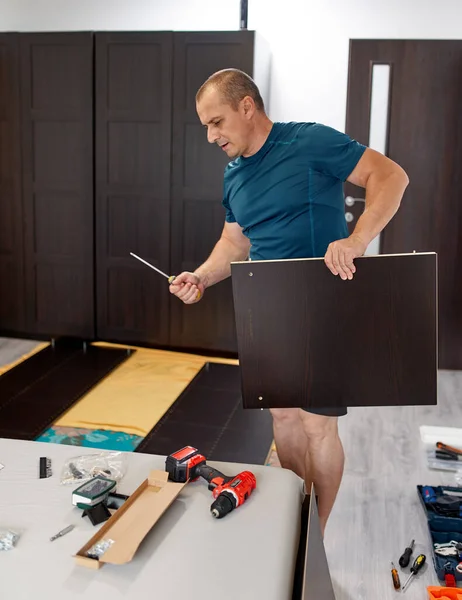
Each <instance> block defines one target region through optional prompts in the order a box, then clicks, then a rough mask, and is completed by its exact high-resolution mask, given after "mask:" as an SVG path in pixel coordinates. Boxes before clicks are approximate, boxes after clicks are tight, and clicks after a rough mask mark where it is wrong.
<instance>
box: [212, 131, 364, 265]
mask: <svg viewBox="0 0 462 600" xmlns="http://www.w3.org/2000/svg"><path fill="white" fill-rule="evenodd" d="M365 149H366V147H365V146H363V145H361V144H359V143H358V142H356V141H355V140H352V139H351V138H350V137H349V136H347V135H345V134H343V133H341V132H339V131H336V130H335V129H332V128H330V127H326V126H325V125H320V124H318V123H274V124H273V126H272V129H271V132H270V134H269V136H268V138H267V139H266V141H265V143H264V145H263V146H262V147H261V148H260V150H259V151H258V152H257V153H256V154H254V155H252V156H249V157H247V158H245V157H243V156H240V157H239V158H237V159H236V160H234V161H232V162H230V163H229V164H228V165H227V167H226V169H225V176H224V197H223V205H224V207H225V209H226V221H228V222H230V223H234V222H237V223H238V224H239V225H240V226H241V227H242V228H243V233H244V235H245V236H247V237H248V238H249V239H250V242H251V250H250V258H251V259H252V260H274V259H284V258H311V257H321V256H324V255H325V253H326V250H327V247H328V245H329V244H330V243H331V242H333V241H335V240H338V239H341V238H345V237H348V228H347V225H346V221H345V209H344V194H343V183H344V182H345V180H346V179H347V177H348V176H349V175H350V173H351V172H352V171H353V170H354V168H355V166H356V164H357V163H358V161H359V159H360V158H361V156H362V155H363V152H364V151H365Z"/></svg>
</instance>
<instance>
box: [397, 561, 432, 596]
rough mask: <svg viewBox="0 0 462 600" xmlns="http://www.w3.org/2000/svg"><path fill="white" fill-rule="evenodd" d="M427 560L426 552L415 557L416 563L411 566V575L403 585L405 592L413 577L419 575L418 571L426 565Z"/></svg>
mask: <svg viewBox="0 0 462 600" xmlns="http://www.w3.org/2000/svg"><path fill="white" fill-rule="evenodd" d="M426 560H427V557H426V556H425V554H419V556H418V557H417V558H416V559H415V561H414V564H413V565H412V567H411V574H410V575H409V577H408V579H407V580H406V582H405V583H404V585H403V592H404V591H405V589H406V588H407V587H408V585H409V584H410V583H411V581H412V580H413V578H414V577H415V576H416V575H417V573H418V572H419V571H420V569H421V568H422V567H423V566H424V564H425V561H426Z"/></svg>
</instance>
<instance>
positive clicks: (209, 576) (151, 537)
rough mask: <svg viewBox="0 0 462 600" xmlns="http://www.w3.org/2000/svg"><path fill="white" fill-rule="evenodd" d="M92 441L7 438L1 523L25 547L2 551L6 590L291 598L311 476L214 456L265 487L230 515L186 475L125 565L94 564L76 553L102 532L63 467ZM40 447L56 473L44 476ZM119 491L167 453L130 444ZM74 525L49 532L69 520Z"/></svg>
mask: <svg viewBox="0 0 462 600" xmlns="http://www.w3.org/2000/svg"><path fill="white" fill-rule="evenodd" d="M93 453H98V450H95V449H92V448H81V447H74V446H61V445H57V444H47V443H39V442H24V441H16V440H5V439H0V463H2V464H3V465H4V469H3V470H0V529H1V528H12V529H16V530H18V531H19V532H20V533H21V538H20V539H19V542H18V544H17V546H16V547H15V548H14V549H13V550H11V551H8V552H0V590H1V594H0V595H1V597H2V598H3V597H4V598H8V599H10V600H13V599H14V600H31V599H32V598H34V599H37V600H42V599H43V600H71V599H72V600H77V599H78V600H80V599H82V600H83V599H85V600H88V599H96V600H99V599H100V598H111V600H117V599H118V598H125V599H126V598H133V599H136V600H139V599H140V598H143V594H145V597H146V598H148V597H149V598H152V599H161V600H180V599H181V600H185V599H187V600H199V599H200V600H216V598H217V597H218V598H220V600H228V599H229V600H236V598H239V600H255V598H265V600H285V599H287V600H290V599H291V595H292V581H293V579H292V578H293V570H294V566H295V559H296V554H297V548H298V534H299V527H300V518H299V517H300V507H301V502H302V500H303V482H302V481H301V480H300V479H299V478H298V477H296V475H294V474H293V473H292V472H290V471H287V470H285V469H278V468H277V469H276V468H271V467H265V466H253V465H238V464H228V463H216V462H215V463H214V462H211V463H209V464H210V465H211V466H215V467H216V468H219V469H220V470H222V471H223V472H224V473H225V474H230V475H231V474H237V473H238V472H240V471H242V470H244V469H249V470H251V471H252V472H253V473H254V474H255V476H256V477H257V489H256V490H255V491H254V492H253V494H252V496H251V497H250V499H249V500H248V501H247V502H246V503H245V504H244V505H243V506H242V507H239V508H238V509H236V510H235V511H233V512H232V513H230V514H229V515H227V516H226V517H225V518H224V519H219V520H216V519H213V517H211V515H210V504H211V503H212V501H213V499H212V494H211V492H210V491H209V490H208V489H207V485H206V483H205V482H203V481H202V482H200V481H198V482H194V483H191V484H188V485H187V486H186V487H185V488H184V490H183V491H182V492H181V494H180V496H179V497H178V498H177V499H176V500H175V502H174V503H173V505H172V506H171V507H170V508H169V509H168V511H167V513H165V515H164V516H163V517H162V518H161V520H160V521H159V522H158V523H157V524H156V525H155V527H154V528H153V529H152V530H151V532H150V533H149V534H148V536H147V537H146V538H145V540H144V542H143V543H142V544H141V546H140V547H139V549H138V551H137V553H136V554H135V557H134V559H133V560H132V561H131V562H130V563H127V564H125V565H110V564H106V565H104V566H103V567H102V568H101V569H99V570H97V571H93V570H90V569H86V568H84V567H81V566H78V565H77V564H76V563H75V560H74V558H73V555H74V554H75V553H76V552H77V551H78V550H79V549H80V548H81V547H82V546H83V545H84V544H85V543H86V542H87V541H88V540H89V539H90V538H91V537H92V536H93V535H94V533H95V532H96V531H97V529H98V527H100V526H97V527H93V526H92V524H91V523H90V521H89V519H88V518H81V515H82V511H81V510H80V509H77V508H75V507H74V506H72V503H71V494H72V490H73V489H75V487H76V486H73V485H71V486H69V485H62V484H61V483H60V482H61V469H62V467H63V465H64V462H65V461H66V460H67V459H68V458H71V457H75V456H79V455H82V454H93ZM40 456H48V457H50V458H51V460H52V470H53V475H52V477H50V478H46V479H39V478H38V464H39V457H40ZM127 457H128V470H127V473H126V475H125V477H124V478H123V479H122V481H121V482H120V484H119V486H118V490H117V491H118V492H120V493H122V494H131V493H132V492H133V491H134V490H135V489H136V488H137V487H138V485H139V484H140V483H141V482H142V481H143V480H144V479H146V477H147V475H148V473H149V471H150V470H152V469H162V470H163V469H164V468H165V457H162V456H153V455H147V454H137V453H127ZM70 524H75V525H76V528H75V529H74V530H73V531H72V532H70V533H68V534H67V535H65V536H64V537H62V538H59V539H57V540H55V541H54V542H50V541H49V538H50V537H51V536H52V535H54V534H55V533H57V532H58V531H59V530H61V529H63V528H64V527H65V526H67V525H70Z"/></svg>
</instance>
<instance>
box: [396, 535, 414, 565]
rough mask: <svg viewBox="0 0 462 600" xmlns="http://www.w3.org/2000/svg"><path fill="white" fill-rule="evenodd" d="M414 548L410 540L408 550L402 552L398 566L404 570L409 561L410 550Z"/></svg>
mask: <svg viewBox="0 0 462 600" xmlns="http://www.w3.org/2000/svg"><path fill="white" fill-rule="evenodd" d="M413 548H414V540H412V542H411V544H410V546H409V547H408V548H406V550H405V551H404V552H403V554H402V556H401V558H400V559H399V566H400V567H401V568H402V569H404V568H405V567H407V566H408V564H409V562H410V560H411V554H412V549H413Z"/></svg>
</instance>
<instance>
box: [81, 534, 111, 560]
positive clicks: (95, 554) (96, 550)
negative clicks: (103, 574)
mask: <svg viewBox="0 0 462 600" xmlns="http://www.w3.org/2000/svg"><path fill="white" fill-rule="evenodd" d="M113 543H114V540H104V539H103V540H99V542H96V544H93V546H92V547H91V548H90V549H89V550H87V556H88V557H89V558H96V559H99V557H100V556H103V554H104V553H105V552H106V550H108V549H109V548H110V547H111V546H112V544H113Z"/></svg>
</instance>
